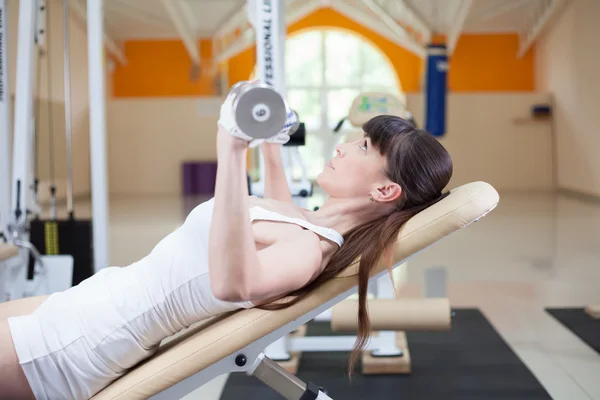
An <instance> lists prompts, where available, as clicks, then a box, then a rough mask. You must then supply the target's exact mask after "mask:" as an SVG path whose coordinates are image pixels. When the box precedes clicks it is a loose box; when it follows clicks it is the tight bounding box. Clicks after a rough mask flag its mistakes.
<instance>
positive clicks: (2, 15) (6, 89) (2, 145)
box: [0, 0, 12, 295]
mask: <svg viewBox="0 0 600 400" xmlns="http://www.w3.org/2000/svg"><path fill="white" fill-rule="evenodd" d="M8 56H9V54H8V1H6V0H0V233H1V232H5V233H6V225H8V222H9V220H10V193H11V191H10V171H11V169H12V168H11V165H10V160H11V159H12V157H11V151H10V147H11V136H12V135H11V134H10V129H11V121H12V115H11V98H10V79H9V73H8ZM0 295H1V294H0Z"/></svg>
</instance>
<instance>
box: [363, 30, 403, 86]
mask: <svg viewBox="0 0 600 400" xmlns="http://www.w3.org/2000/svg"><path fill="white" fill-rule="evenodd" d="M360 53H361V57H362V62H363V75H362V84H363V86H381V87H386V88H387V90H386V91H387V92H393V93H396V92H398V91H399V88H398V78H397V77H396V73H395V71H394V70H393V69H392V66H391V65H390V63H389V62H388V60H386V59H385V58H384V56H383V55H382V54H381V53H380V52H379V51H378V50H377V49H375V48H374V47H373V46H371V45H370V44H369V43H366V42H363V43H362V45H361V46H360Z"/></svg>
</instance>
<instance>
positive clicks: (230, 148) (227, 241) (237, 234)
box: [208, 125, 258, 297]
mask: <svg viewBox="0 0 600 400" xmlns="http://www.w3.org/2000/svg"><path fill="white" fill-rule="evenodd" d="M247 149H248V143H247V142H245V141H243V140H241V139H238V138H235V137H233V136H231V135H230V134H229V132H227V130H225V128H223V127H221V126H220V125H219V129H218V133H217V178H216V184H215V196H214V197H215V199H214V209H213V215H212V221H211V226H210V234H209V235H210V236H209V247H208V262H209V276H210V281H211V286H212V289H213V292H214V294H215V295H216V296H217V297H229V296H232V295H234V294H235V293H237V292H240V291H244V290H245V289H244V286H245V285H246V284H247V282H249V280H250V278H251V276H252V275H253V274H255V273H256V271H253V270H252V267H253V266H257V265H258V255H257V251H256V246H255V244H254V238H253V235H252V227H251V224H250V211H249V209H248V189H247V180H246V151H247Z"/></svg>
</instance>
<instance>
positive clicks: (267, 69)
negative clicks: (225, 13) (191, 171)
mask: <svg viewBox="0 0 600 400" xmlns="http://www.w3.org/2000/svg"><path fill="white" fill-rule="evenodd" d="M248 19H249V20H250V23H251V24H252V26H253V27H254V29H255V31H256V60H257V62H256V71H257V74H256V78H257V79H259V80H260V81H261V82H264V83H266V84H268V85H270V86H272V87H273V88H274V89H275V90H276V91H277V92H278V93H279V94H280V95H281V96H282V97H283V98H286V89H285V64H284V63H285V57H284V49H285V38H286V26H285V2H284V1H263V0H248ZM300 117H301V116H300ZM304 141H305V129H304V124H302V123H301V124H300V125H299V126H298V127H296V132H295V134H294V135H293V136H292V137H291V139H290V141H289V142H288V143H286V144H285V145H283V146H282V149H281V156H282V160H283V165H284V168H285V173H286V177H287V181H288V186H289V188H290V192H291V193H292V196H293V197H310V196H312V193H313V187H312V182H311V181H310V180H309V179H308V174H307V170H306V166H305V164H304V161H303V160H302V156H301V155H300V152H299V151H298V146H302V145H304ZM258 158H259V170H260V175H259V180H258V181H256V182H251V183H250V194H252V195H255V196H259V197H262V196H264V191H265V182H264V176H265V167H264V160H263V158H262V155H261V154H260V151H259V152H258ZM294 162H296V163H297V164H298V165H299V166H300V169H301V172H302V176H301V178H300V180H294V179H293V177H292V170H293V166H294Z"/></svg>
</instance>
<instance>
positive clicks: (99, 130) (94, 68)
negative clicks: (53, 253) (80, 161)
mask: <svg viewBox="0 0 600 400" xmlns="http://www.w3.org/2000/svg"><path fill="white" fill-rule="evenodd" d="M87 19H88V24H87V31H88V32H87V34H88V71H89V72H88V75H89V92H90V160H91V172H92V173H91V175H92V227H93V235H94V242H93V245H94V268H95V271H96V272H97V271H99V270H100V269H102V268H104V267H107V266H108V265H109V245H108V185H107V173H108V171H107V165H106V164H107V163H106V87H105V85H106V84H105V75H104V65H103V64H104V57H103V54H104V46H103V37H104V26H103V21H104V10H103V5H102V0H87Z"/></svg>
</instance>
